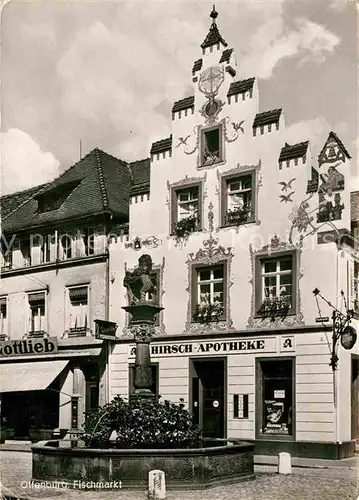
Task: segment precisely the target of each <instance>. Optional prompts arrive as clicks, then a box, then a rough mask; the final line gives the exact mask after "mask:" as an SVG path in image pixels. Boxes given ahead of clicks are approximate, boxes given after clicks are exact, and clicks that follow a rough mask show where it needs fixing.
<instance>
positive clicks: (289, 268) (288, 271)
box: [256, 252, 296, 317]
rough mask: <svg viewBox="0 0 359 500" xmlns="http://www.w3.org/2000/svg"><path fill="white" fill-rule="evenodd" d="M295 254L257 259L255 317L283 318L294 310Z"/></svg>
mask: <svg viewBox="0 0 359 500" xmlns="http://www.w3.org/2000/svg"><path fill="white" fill-rule="evenodd" d="M295 283H296V257H295V253H294V252H292V253H283V254H278V255H276V256H275V257H262V258H258V260H257V265H256V309H257V315H260V316H266V317H272V316H273V317H281V316H282V315H283V316H284V317H285V316H286V315H287V314H293V313H294V311H295V308H296V286H295Z"/></svg>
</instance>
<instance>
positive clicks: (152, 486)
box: [148, 470, 166, 500]
mask: <svg viewBox="0 0 359 500" xmlns="http://www.w3.org/2000/svg"><path fill="white" fill-rule="evenodd" d="M148 498H149V500H165V498H166V483H165V473H164V472H163V471H162V470H151V471H150V472H149V473H148Z"/></svg>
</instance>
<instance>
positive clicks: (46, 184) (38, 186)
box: [0, 181, 52, 200]
mask: <svg viewBox="0 0 359 500" xmlns="http://www.w3.org/2000/svg"><path fill="white" fill-rule="evenodd" d="M51 182H52V181H49V182H44V183H43V184H38V185H37V186H33V187H29V188H26V189H19V190H18V191H14V192H13V193H8V194H3V195H1V196H0V199H1V200H2V199H3V198H6V197H8V196H15V195H17V194H20V193H26V191H33V190H34V189H37V188H38V189H41V188H43V187H45V186H48V185H49V184H51Z"/></svg>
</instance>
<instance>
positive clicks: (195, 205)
mask: <svg viewBox="0 0 359 500" xmlns="http://www.w3.org/2000/svg"><path fill="white" fill-rule="evenodd" d="M201 197H202V186H201V185H200V184H196V185H192V186H186V187H182V188H180V189H176V188H172V210H171V228H172V233H174V234H180V233H182V232H183V233H192V232H193V231H198V230H199V229H201V220H202V213H201V212H202V210H201V208H202V203H201Z"/></svg>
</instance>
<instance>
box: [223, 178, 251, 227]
mask: <svg viewBox="0 0 359 500" xmlns="http://www.w3.org/2000/svg"><path fill="white" fill-rule="evenodd" d="M254 185H255V174H254V172H251V173H246V174H243V175H239V176H238V175H237V176H231V177H223V178H222V200H221V209H222V210H221V216H222V217H221V218H222V221H221V223H222V225H223V226H239V225H241V224H246V223H247V222H252V221H254V218H255V213H254V206H255V203H254V193H255V192H254Z"/></svg>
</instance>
